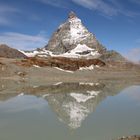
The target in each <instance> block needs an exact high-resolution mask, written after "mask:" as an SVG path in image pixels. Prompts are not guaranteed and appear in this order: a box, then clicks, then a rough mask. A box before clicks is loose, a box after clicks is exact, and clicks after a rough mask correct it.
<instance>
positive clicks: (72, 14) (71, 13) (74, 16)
mask: <svg viewBox="0 0 140 140" xmlns="http://www.w3.org/2000/svg"><path fill="white" fill-rule="evenodd" d="M68 18H69V19H72V18H77V16H76V14H75V13H74V12H73V11H71V12H70V13H69V16H68Z"/></svg>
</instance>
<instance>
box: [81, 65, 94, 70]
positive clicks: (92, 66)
mask: <svg viewBox="0 0 140 140" xmlns="http://www.w3.org/2000/svg"><path fill="white" fill-rule="evenodd" d="M79 70H94V65H91V66H89V67H80V68H79Z"/></svg>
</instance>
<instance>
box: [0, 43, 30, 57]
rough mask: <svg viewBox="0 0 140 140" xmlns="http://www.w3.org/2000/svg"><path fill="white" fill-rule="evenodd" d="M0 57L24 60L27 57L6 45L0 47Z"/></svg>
mask: <svg viewBox="0 0 140 140" xmlns="http://www.w3.org/2000/svg"><path fill="white" fill-rule="evenodd" d="M0 57H5V58H26V57H27V56H26V55H24V54H23V53H21V52H20V51H18V50H16V49H13V48H10V47H9V46H7V45H4V44H2V45H0Z"/></svg>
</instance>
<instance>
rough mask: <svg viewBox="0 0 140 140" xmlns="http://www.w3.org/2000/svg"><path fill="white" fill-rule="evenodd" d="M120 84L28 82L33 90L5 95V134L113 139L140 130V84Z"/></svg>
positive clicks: (1, 133) (1, 108)
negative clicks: (43, 84)
mask: <svg viewBox="0 0 140 140" xmlns="http://www.w3.org/2000/svg"><path fill="white" fill-rule="evenodd" d="M113 85H115V86H113ZM116 86H117V87H116ZM115 87H116V88H115ZM119 87H120V86H118V85H116V84H112V83H108V84H107V83H99V82H98V83H57V84H53V85H49V86H48V85H46V86H34V87H28V89H27V88H26V91H30V93H29V92H28V93H27V92H26V93H24V94H23V92H21V93H18V94H17V95H16V96H14V97H13V96H12V97H11V98H9V96H8V99H7V100H1V101H0V139H2V140H8V139H14V140H19V139H20V140H22V139H34V140H38V139H41V140H45V139H57V140H65V139H67V140H71V139H73V140H85V139H87V140H93V139H95V140H112V139H113V138H117V137H120V136H123V135H134V134H140V119H139V118H140V111H139V110H140V102H139V95H140V86H129V87H127V88H126V86H124V87H125V88H122V87H121V88H119ZM111 88H113V89H115V90H114V93H112V91H113V89H111ZM50 91H52V92H50ZM12 95H13V94H12Z"/></svg>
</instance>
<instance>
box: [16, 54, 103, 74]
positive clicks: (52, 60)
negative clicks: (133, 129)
mask: <svg viewBox="0 0 140 140" xmlns="http://www.w3.org/2000/svg"><path fill="white" fill-rule="evenodd" d="M15 64H17V65H21V66H28V67H31V66H33V65H37V66H40V67H45V66H49V67H58V68H61V69H64V70H71V71H76V70H78V69H79V68H81V67H89V66H91V65H95V66H100V67H102V66H105V62H103V61H101V60H99V59H74V58H65V57H48V58H37V57H33V58H28V59H24V60H21V61H20V62H16V63H15Z"/></svg>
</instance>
